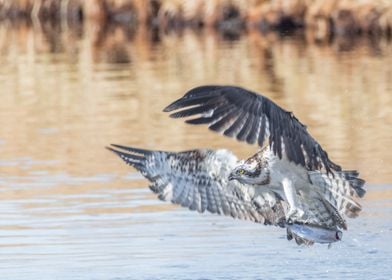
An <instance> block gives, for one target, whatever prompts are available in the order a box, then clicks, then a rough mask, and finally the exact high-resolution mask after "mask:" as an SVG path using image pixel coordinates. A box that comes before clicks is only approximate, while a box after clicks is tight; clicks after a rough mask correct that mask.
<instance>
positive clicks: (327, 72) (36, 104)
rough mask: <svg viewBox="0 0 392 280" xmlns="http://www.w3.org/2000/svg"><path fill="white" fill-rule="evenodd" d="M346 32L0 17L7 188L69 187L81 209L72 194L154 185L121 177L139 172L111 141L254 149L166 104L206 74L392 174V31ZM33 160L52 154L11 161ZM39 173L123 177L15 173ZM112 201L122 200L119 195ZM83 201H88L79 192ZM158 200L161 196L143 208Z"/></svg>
mask: <svg viewBox="0 0 392 280" xmlns="http://www.w3.org/2000/svg"><path fill="white" fill-rule="evenodd" d="M45 28H46V29H45ZM341 40H342V38H340V39H339V40H334V41H332V42H328V43H325V42H321V43H320V42H315V41H314V40H313V39H312V38H311V37H310V36H308V35H306V34H305V35H297V36H294V37H288V38H286V37H284V38H281V37H279V35H277V34H266V35H261V34H259V33H254V32H250V33H249V34H248V35H246V36H242V37H241V38H240V39H239V40H236V41H225V40H222V38H220V37H217V35H216V34H215V33H213V32H212V31H211V30H208V29H206V30H204V31H201V34H198V33H196V32H194V31H192V30H186V31H184V32H183V33H180V34H155V33H153V31H149V30H145V29H143V28H140V29H137V30H134V29H127V28H124V27H122V26H108V27H105V28H102V27H99V26H95V25H94V24H88V25H86V26H85V27H84V28H83V29H81V28H79V27H78V28H76V29H75V28H74V29H72V28H70V29H68V30H62V29H61V28H59V29H56V28H54V29H53V30H52V29H50V28H48V27H47V26H39V27H37V26H36V27H34V28H31V27H29V26H27V25H26V26H24V25H21V26H18V28H10V27H9V26H7V25H1V26H0V53H1V56H0V59H1V64H0V81H1V88H0V94H1V97H2V102H1V103H0V120H1V125H0V150H1V160H2V162H3V163H4V164H3V166H2V168H1V170H2V171H1V175H2V176H3V177H5V178H6V180H4V181H2V183H1V186H0V188H1V191H2V197H3V199H5V200H7V199H9V200H13V199H21V198H26V199H33V198H41V197H55V196H56V195H57V196H60V197H62V199H61V202H59V201H57V202H56V204H57V205H63V206H64V207H66V206H69V207H72V205H73V204H72V203H71V202H70V200H67V199H66V197H67V195H69V194H79V195H81V194H84V193H92V192H96V191H105V193H110V192H111V190H120V189H123V188H124V189H129V188H137V187H139V186H142V185H147V183H146V182H145V181H129V180H128V181H124V180H123V179H122V177H121V176H123V175H124V174H127V173H128V172H133V171H134V170H132V169H131V168H129V167H127V166H125V165H124V164H123V163H122V162H120V161H119V159H118V158H117V157H115V156H113V155H111V154H110V153H109V152H108V151H107V150H105V149H104V147H105V146H106V145H108V144H110V143H118V144H126V145H127V144H129V145H134V146H139V147H145V148H148V149H162V150H174V151H179V150H184V149H192V148H197V147H211V148H219V147H226V148H229V149H232V150H234V152H236V153H237V154H238V155H239V156H242V157H245V156H248V155H249V154H251V153H252V152H254V150H255V149H256V147H252V146H247V145H244V144H240V143H237V142H235V141H233V140H231V139H227V138H224V137H222V136H220V135H216V134H214V133H212V132H211V133H210V132H208V130H207V128H206V127H193V126H189V125H185V124H184V123H183V122H182V121H181V120H172V119H170V118H169V117H168V116H167V114H164V113H163V112H162V108H163V107H165V106H166V105H167V104H169V103H170V102H171V101H173V100H174V99H177V98H178V97H180V96H182V95H183V94H184V92H185V91H187V90H188V89H190V88H192V87H194V86H197V85H201V84H209V83H217V84H237V85H241V86H245V87H247V88H250V89H253V90H255V91H259V92H263V93H264V94H265V95H266V96H268V97H269V98H271V99H273V100H275V101H276V102H277V103H278V104H280V105H281V106H283V107H285V108H286V109H287V110H290V111H293V112H294V113H295V114H296V116H297V117H298V118H299V119H300V120H302V122H304V123H305V124H307V125H308V127H309V130H310V132H311V133H312V134H313V135H314V136H315V138H316V139H318V140H319V142H320V143H321V144H322V145H323V146H324V147H325V148H326V150H327V151H328V152H329V154H330V156H331V157H332V159H333V160H335V161H336V162H338V163H340V164H342V165H343V166H344V167H345V168H347V169H358V170H359V171H360V172H361V174H362V176H363V177H364V178H365V179H366V180H367V181H368V182H369V183H390V182H391V181H392V173H391V172H390V166H391V165H392V153H391V152H390V150H389V149H390V147H392V130H391V127H392V114H391V108H392V79H391V76H392V75H391V67H390V65H392V48H391V47H390V44H389V43H388V42H386V41H374V42H370V41H369V40H365V39H363V40H362V41H355V42H347V41H344V42H342V41H341ZM347 45H348V46H349V47H347ZM26 158H27V159H31V160H32V161H33V162H34V161H44V162H43V163H41V164H30V165H29V164H27V165H23V164H15V165H12V164H11V165H10V164H9V163H10V162H12V161H15V160H17V161H18V160H19V159H26ZM46 161H49V163H45V162H46ZM35 172H44V175H41V177H42V178H45V176H46V175H45V174H47V176H48V177H50V176H56V175H59V174H60V175H61V174H66V176H69V177H70V178H85V177H87V178H88V177H94V176H96V175H99V174H110V175H113V176H115V175H119V176H120V177H115V179H110V180H107V181H105V180H103V181H100V180H99V179H97V180H96V181H93V182H84V181H83V180H81V181H80V182H79V183H78V184H75V185H73V184H71V183H69V182H68V181H67V180H66V178H67V177H65V179H64V180H59V181H54V183H53V184H52V185H50V186H49V187H42V186H43V185H45V184H44V183H45V179H42V178H41V179H38V180H37V181H36V183H35V184H33V185H31V188H29V187H24V188H17V187H15V186H17V185H18V184H16V183H17V182H19V181H18V180H21V181H24V182H25V183H26V186H30V185H29V183H31V181H33V182H34V180H35V179H34V174H35ZM45 172H46V173H45ZM32 174H33V175H32ZM7 178H8V179H7ZM10 178H11V179H10ZM41 185H42V186H41ZM379 195H380V197H381V196H382V193H380V194H379ZM369 197H371V198H374V196H369ZM377 197H378V195H377ZM112 199H113V200H114V201H115V202H116V201H117V202H118V203H120V204H121V203H124V200H122V199H121V196H115V195H114V196H113V197H112ZM93 201H94V199H93ZM96 201H101V200H99V198H97V199H96ZM76 202H78V203H80V204H83V203H87V204H88V203H89V202H91V200H89V199H87V198H85V197H81V198H78V199H76ZM45 203H46V202H43V204H44V205H45ZM49 204H50V203H49ZM49 204H48V205H49ZM40 205H41V204H39V203H38V204H34V203H30V204H26V205H25V206H26V207H27V208H30V207H32V208H34V207H39V206H40ZM151 207H156V206H146V207H140V209H139V210H140V211H143V210H144V209H145V208H147V209H151ZM159 207H160V206H158V208H159ZM131 208H132V207H131ZM159 209H160V208H159ZM128 210H129V211H130V209H128V208H127V207H124V208H118V207H112V208H111V210H110V209H109V208H108V209H106V208H105V209H98V210H97V209H96V208H89V209H86V210H84V211H86V213H102V212H105V213H109V212H114V213H117V212H122V211H128ZM139 210H138V211H139Z"/></svg>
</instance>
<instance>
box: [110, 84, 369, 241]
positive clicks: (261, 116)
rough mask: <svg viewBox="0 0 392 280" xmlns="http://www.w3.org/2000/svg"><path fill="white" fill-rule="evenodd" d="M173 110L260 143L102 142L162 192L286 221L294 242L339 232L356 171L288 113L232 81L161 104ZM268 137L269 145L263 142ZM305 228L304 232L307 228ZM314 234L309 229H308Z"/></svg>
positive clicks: (356, 186) (197, 205)
mask: <svg viewBox="0 0 392 280" xmlns="http://www.w3.org/2000/svg"><path fill="white" fill-rule="evenodd" d="M173 110H177V112H175V113H172V114H171V115H170V116H171V117H174V118H180V117H189V116H196V117H194V118H193V119H190V120H187V121H186V122H187V123H190V124H208V125H209V128H210V129H212V130H214V131H218V132H223V134H224V135H226V136H230V137H235V138H237V139H238V140H240V141H246V142H247V143H250V144H253V143H256V142H257V143H258V145H259V146H260V147H262V149H261V150H259V151H258V152H257V153H256V154H254V155H253V156H251V157H250V158H248V159H247V160H245V161H239V160H238V159H237V157H236V156H235V155H234V154H232V153H231V152H230V151H227V150H210V149H196V150H192V151H185V152H178V153H176V152H164V151H150V150H143V149H137V148H132V147H125V146H120V145H112V147H108V149H109V150H111V151H113V152H114V153H116V154H117V155H119V156H120V157H121V158H122V159H123V160H124V161H125V162H126V163H127V164H129V165H131V166H133V167H135V168H136V169H137V170H139V171H140V172H141V173H142V174H143V176H144V177H146V178H147V179H148V180H149V181H150V182H151V185H150V189H151V190H152V191H153V192H154V193H156V194H157V195H158V197H159V198H160V199H162V200H166V201H171V202H172V203H175V204H179V205H181V206H183V207H187V208H189V209H190V210H195V211H198V212H201V213H203V212H206V211H208V212H211V213H216V214H221V215H226V216H232V217H234V218H238V219H245V220H250V221H253V222H257V223H263V224H265V225H276V226H280V227H286V228H287V237H288V239H289V240H290V239H295V241H296V242H297V243H298V244H307V245H311V244H313V242H319V243H329V242H335V241H338V240H340V239H341V231H340V230H339V229H347V224H346V221H345V217H349V218H353V217H356V216H357V215H358V213H359V211H360V210H361V206H360V205H359V204H358V202H357V201H356V200H357V199H358V198H360V197H363V196H364V194H365V190H364V188H363V186H364V183H365V182H364V180H362V179H360V178H358V172H356V171H343V170H342V169H341V167H340V166H339V165H337V164H335V163H333V162H332V161H331V160H330V159H329V158H328V155H327V153H326V152H325V151H324V150H323V149H322V148H321V146H320V145H319V144H318V143H317V141H316V140H314V138H313V137H312V136H311V135H310V134H309V133H308V132H307V130H306V127H305V126H304V125H303V124H301V123H300V122H299V121H298V119H297V118H296V117H295V116H294V115H293V114H292V113H291V112H287V111H285V110H283V109H282V108H280V107H279V106H278V105H276V104H275V103H273V102H272V101H271V100H269V99H268V98H266V97H264V96H261V95H258V94H256V93H253V92H251V91H248V90H245V89H243V88H239V87H231V86H203V87H198V88H195V89H192V90H190V91H189V92H188V93H186V94H185V95H184V97H182V98H180V99H179V100H177V101H175V102H174V103H172V104H171V105H169V106H168V107H166V108H165V110H164V111H166V112H170V111H173ZM265 140H268V145H264V146H263V144H264V142H265ZM307 234H308V235H307ZM311 235H313V236H311Z"/></svg>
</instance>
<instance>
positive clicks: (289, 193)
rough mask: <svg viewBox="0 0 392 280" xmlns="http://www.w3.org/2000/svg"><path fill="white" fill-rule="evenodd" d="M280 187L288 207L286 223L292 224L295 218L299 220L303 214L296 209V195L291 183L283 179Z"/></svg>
mask: <svg viewBox="0 0 392 280" xmlns="http://www.w3.org/2000/svg"><path fill="white" fill-rule="evenodd" d="M282 185H283V190H284V194H285V196H286V199H287V202H288V203H289V205H290V209H289V212H288V213H287V214H286V221H287V222H292V221H293V220H295V218H296V217H298V218H300V217H301V216H302V215H303V214H304V212H303V211H302V210H301V209H300V208H298V203H297V194H296V190H295V187H294V184H293V182H292V181H291V180H290V179H287V178H285V179H283V181H282Z"/></svg>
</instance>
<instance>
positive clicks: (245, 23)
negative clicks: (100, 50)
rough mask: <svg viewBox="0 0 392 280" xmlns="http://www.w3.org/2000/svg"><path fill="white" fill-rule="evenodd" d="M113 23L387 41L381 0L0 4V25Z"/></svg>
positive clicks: (20, 0)
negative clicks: (367, 37)
mask: <svg viewBox="0 0 392 280" xmlns="http://www.w3.org/2000/svg"><path fill="white" fill-rule="evenodd" d="M19 20H27V21H32V22H33V23H42V22H47V21H49V22H51V23H55V22H63V23H64V22H65V23H67V24H75V23H76V24H77V23H82V22H83V21H94V22H97V23H98V24H102V25H104V24H106V23H118V24H122V25H126V26H138V25H144V26H146V27H147V28H152V29H158V30H162V31H170V30H179V29H183V28H193V29H203V28H214V29H216V30H217V31H218V32H221V33H228V34H230V33H234V34H237V33H242V32H246V31H248V30H254V29H256V30H260V31H262V32H269V31H278V32H292V31H296V30H306V31H311V32H312V33H314V34H315V37H317V38H320V39H325V38H327V37H329V36H335V35H337V36H357V35H377V36H387V37H392V3H391V2H389V1H387V0H376V1H371V0H362V1H355V0H314V1H305V0H293V1H291V2H289V3H287V1H270V0H253V1H240V0H231V1H229V0H210V1H208V0H198V1H196V0H195V1H189V2H188V1H180V0H151V1H143V0H133V1H131V0H115V1H108V0H90V1H82V0H46V1H45V0H36V1H33V0H17V1H11V0H8V1H3V2H2V4H0V21H2V22H4V21H11V22H15V21H19Z"/></svg>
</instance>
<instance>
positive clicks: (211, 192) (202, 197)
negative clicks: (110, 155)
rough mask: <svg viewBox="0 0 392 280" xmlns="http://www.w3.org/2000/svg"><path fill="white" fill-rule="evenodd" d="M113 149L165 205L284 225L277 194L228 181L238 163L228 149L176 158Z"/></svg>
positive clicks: (122, 148) (201, 151) (180, 155)
mask: <svg viewBox="0 0 392 280" xmlns="http://www.w3.org/2000/svg"><path fill="white" fill-rule="evenodd" d="M108 149H109V150H111V151H113V152H114V153H116V154H117V155H118V156H120V157H121V158H122V159H123V160H124V161H125V162H126V163H127V164H129V165H131V166H133V167H135V168H136V169H137V170H139V171H140V172H141V173H142V175H143V176H144V177H146V178H147V179H148V180H149V181H150V182H151V183H152V184H151V185H150V189H151V190H152V191H153V192H154V193H156V194H158V197H159V198H160V199H161V200H166V201H171V202H172V203H175V204H179V205H181V206H183V207H187V208H189V209H190V210H196V211H198V212H205V211H208V212H211V213H217V214H221V215H226V216H232V217H234V218H239V219H246V220H251V221H254V222H259V223H264V224H273V225H279V226H284V222H285V216H284V209H283V204H281V202H282V201H281V199H280V198H279V197H278V196H277V195H275V194H274V193H272V192H265V193H258V194H257V196H256V194H255V189H254V188H253V187H252V186H245V185H241V184H240V183H238V182H237V181H228V176H229V173H230V171H231V170H232V169H233V167H234V166H235V164H236V161H237V158H236V157H235V156H234V155H233V154H232V153H231V152H229V151H227V150H217V151H214V150H192V151H186V152H179V153H174V152H163V151H148V150H143V149H136V148H131V147H124V146H119V145H112V147H108ZM256 198H257V199H256Z"/></svg>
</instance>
